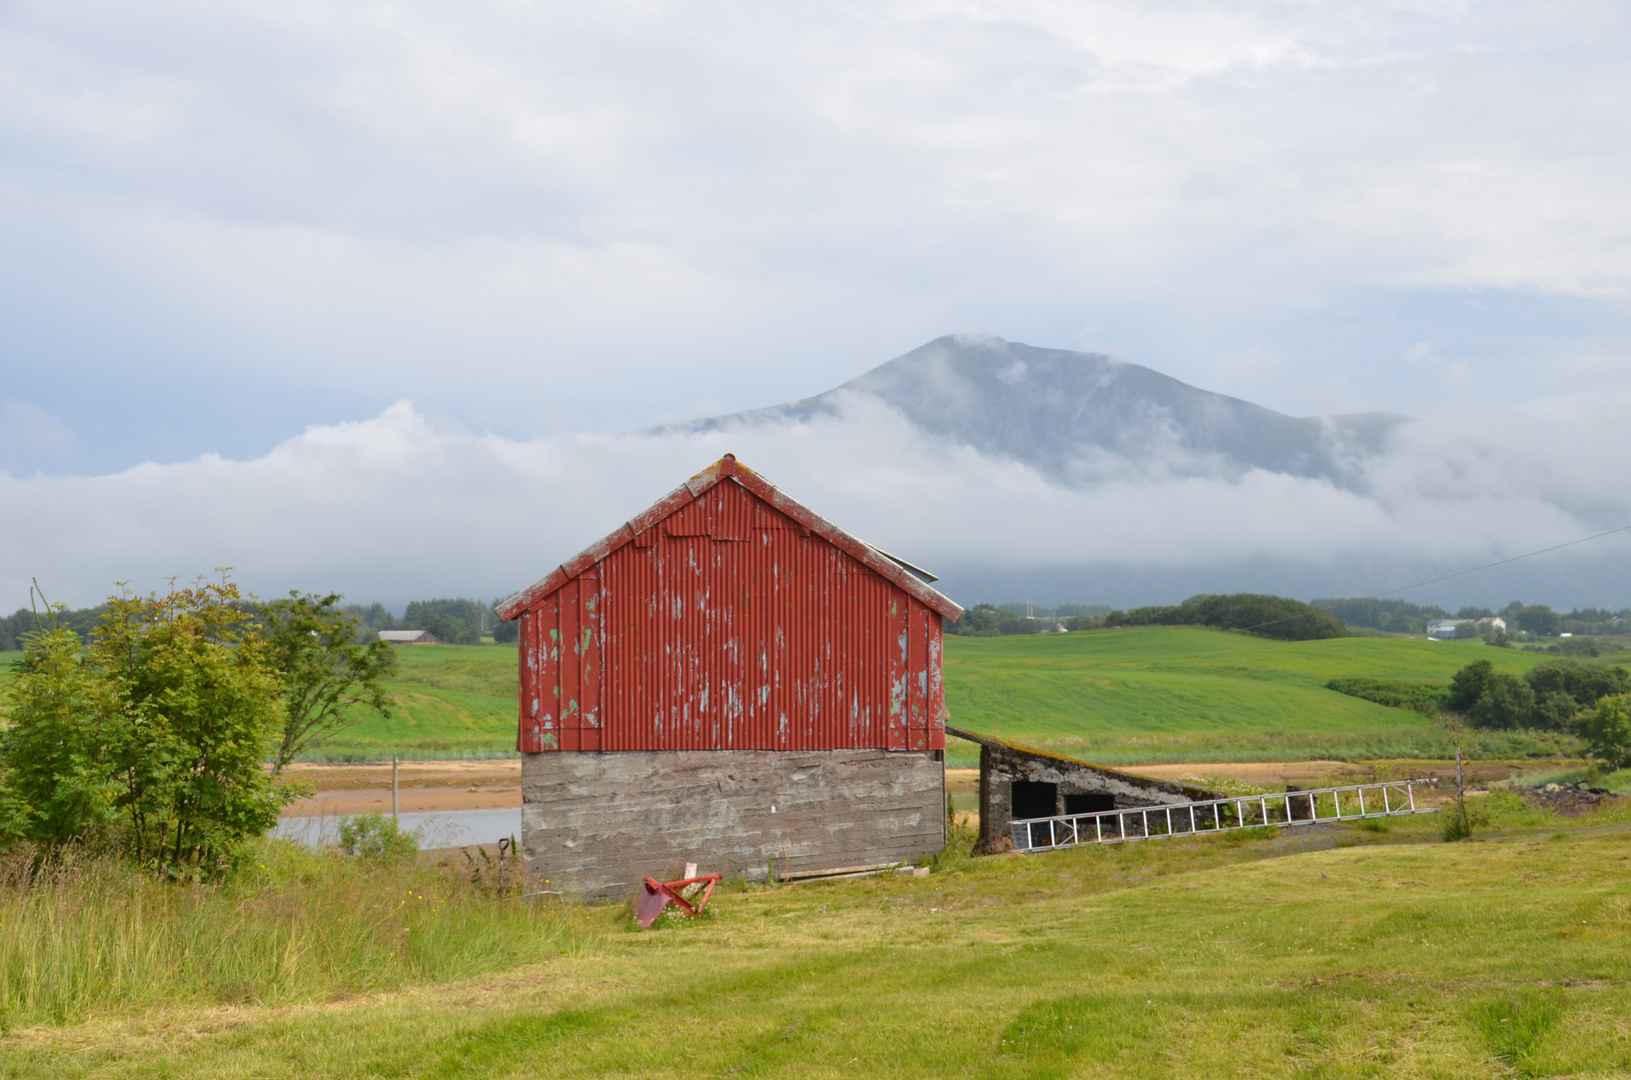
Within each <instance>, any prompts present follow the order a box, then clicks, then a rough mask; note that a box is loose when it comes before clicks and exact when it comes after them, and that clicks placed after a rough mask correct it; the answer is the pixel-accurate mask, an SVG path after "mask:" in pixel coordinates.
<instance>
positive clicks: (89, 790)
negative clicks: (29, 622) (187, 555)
mask: <svg viewBox="0 0 1631 1080" xmlns="http://www.w3.org/2000/svg"><path fill="white" fill-rule="evenodd" d="M102 676H103V673H102V672H101V670H99V668H98V667H97V665H96V663H95V661H94V659H92V658H87V657H85V656H83V655H82V654H81V648H80V642H79V635H78V634H76V633H74V632H73V631H72V630H69V629H66V628H59V627H55V626H53V628H52V629H50V630H44V631H42V632H40V633H36V634H32V635H30V636H29V638H28V639H27V642H26V645H25V647H24V650H23V660H22V663H21V664H20V665H19V671H18V673H17V675H16V677H15V678H13V679H12V680H11V682H10V683H9V684H8V685H7V686H6V688H5V706H6V707H5V715H6V719H7V726H6V728H5V731H4V733H3V735H0V761H3V763H4V770H5V772H6V774H7V784H6V787H7V790H8V792H9V793H10V795H11V796H12V799H13V805H12V806H11V807H10V808H9V810H4V809H0V833H10V834H11V835H13V836H21V837H26V838H28V839H30V840H33V841H35V842H37V843H40V844H43V845H44V846H45V847H46V848H47V849H55V848H60V847H62V846H63V845H65V844H68V843H71V842H73V841H76V840H77V841H85V842H89V843H96V842H99V841H101V840H103V839H104V838H105V837H106V836H107V835H108V833H109V832H110V830H111V829H112V828H113V826H114V825H115V823H116V822H117V820H118V812H117V811H116V810H115V808H114V806H113V797H114V795H115V793H116V791H117V787H116V785H115V783H114V781H113V776H112V764H111V762H112V756H113V749H114V747H115V746H117V745H118V744H119V742H120V741H121V737H122V731H123V728H124V724H125V721H126V720H127V716H126V712H125V707H124V702H123V701H122V700H121V699H120V698H119V695H118V694H117V693H116V692H115V688H114V686H113V685H112V684H111V683H110V682H109V681H108V680H107V679H105V678H103V677H102ZM7 822H9V827H8V826H7Z"/></svg>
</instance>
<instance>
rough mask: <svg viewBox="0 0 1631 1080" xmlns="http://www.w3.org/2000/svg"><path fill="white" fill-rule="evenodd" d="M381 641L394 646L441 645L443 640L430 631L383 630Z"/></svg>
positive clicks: (380, 633)
mask: <svg viewBox="0 0 1631 1080" xmlns="http://www.w3.org/2000/svg"><path fill="white" fill-rule="evenodd" d="M379 639H380V640H381V641H388V642H390V643H391V644H392V645H440V644H442V639H441V638H439V637H437V636H436V635H435V634H433V633H431V632H430V631H429V630H381V631H380V632H379Z"/></svg>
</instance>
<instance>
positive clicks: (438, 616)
mask: <svg viewBox="0 0 1631 1080" xmlns="http://www.w3.org/2000/svg"><path fill="white" fill-rule="evenodd" d="M496 606H498V601H496V600H495V601H493V603H492V604H491V605H488V604H484V603H482V602H481V601H480V600H465V599H450V600H449V599H444V600H415V601H413V602H412V603H411V604H409V605H408V607H407V610H406V611H404V612H403V613H402V617H401V618H400V619H399V618H397V617H396V616H395V615H393V614H391V612H390V610H389V609H387V608H386V607H385V605H384V604H368V605H366V606H365V605H361V604H356V605H352V606H351V607H348V608H347V609H346V611H347V612H348V613H349V614H351V615H354V616H356V618H357V621H358V623H359V625H360V626H361V627H362V628H363V629H364V631H365V632H366V633H368V634H370V635H375V636H377V634H378V632H379V631H381V630H428V631H430V632H431V633H432V634H434V635H436V637H437V638H438V639H439V640H441V641H445V642H447V643H448V644H450V645H480V644H481V639H482V632H483V630H485V631H486V632H487V633H488V634H491V635H492V637H493V640H494V641H497V642H506V641H514V640H515V634H516V628H517V624H516V623H513V622H509V623H506V622H500V621H499V619H498V616H497V615H495V614H493V608H494V607H496Z"/></svg>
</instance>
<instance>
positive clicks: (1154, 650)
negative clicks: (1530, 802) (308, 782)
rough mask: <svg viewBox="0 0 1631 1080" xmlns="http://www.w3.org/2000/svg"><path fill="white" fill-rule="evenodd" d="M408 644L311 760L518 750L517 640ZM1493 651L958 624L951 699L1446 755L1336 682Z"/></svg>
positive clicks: (1117, 743) (1555, 745)
mask: <svg viewBox="0 0 1631 1080" xmlns="http://www.w3.org/2000/svg"><path fill="white" fill-rule="evenodd" d="M17 655H18V654H9V656H10V657H11V658H15V657H16V656H17ZM397 656H398V663H399V665H400V666H399V670H398V674H397V676H396V678H395V679H394V680H393V681H392V684H391V692H392V694H393V696H394V698H395V700H396V702H397V707H396V715H395V716H393V717H392V718H391V719H390V720H382V719H380V718H379V717H378V716H376V715H368V714H364V719H363V721H362V722H361V723H359V724H358V725H357V726H356V727H354V728H351V729H348V730H347V731H345V732H343V733H342V734H341V735H339V736H337V737H336V738H334V739H332V740H330V741H329V743H328V744H326V745H324V746H322V747H320V748H318V749H316V750H315V751H314V752H312V753H310V754H308V755H307V759H308V760H319V761H322V760H330V761H348V760H378V759H381V758H389V757H391V756H393V755H398V756H401V757H407V758H448V757H485V756H496V755H507V754H510V753H513V752H514V747H515V716H516V696H517V689H516V679H517V673H516V654H515V649H514V647H513V646H460V645H437V646H416V647H415V646H410V647H405V648H401V649H398V650H397ZM6 659H7V657H6V656H0V664H4V662H5V660H6ZM1486 659H1487V660H1490V661H1492V662H1493V663H1495V664H1496V665H1497V666H1498V667H1500V668H1502V669H1504V670H1509V671H1512V672H1514V673H1519V674H1521V673H1522V672H1524V671H1527V670H1528V669H1529V668H1530V667H1532V666H1534V665H1535V664H1537V663H1539V662H1541V660H1542V659H1544V658H1543V657H1541V656H1537V655H1535V654H1533V653H1524V652H1518V651H1516V650H1511V649H1492V648H1490V647H1488V646H1486V645H1484V644H1482V643H1481V642H1447V641H1428V640H1425V639H1422V638H1337V639H1333V640H1328V641H1306V642H1284V641H1273V640H1270V639H1266V638H1257V637H1251V636H1249V635H1246V634H1234V633H1225V632H1223V631H1219V630H1206V629H1200V628H1194V627H1145V628H1135V629H1126V630H1104V631H1090V632H1086V633H1075V634H1047V635H1034V636H1026V637H1006V638H962V637H955V636H948V637H947V639H946V661H945V663H946V667H945V672H946V703H947V708H948V709H949V710H950V713H951V718H952V723H953V724H954V725H957V726H961V727H966V728H969V729H971V730H974V731H979V732H983V733H987V734H993V735H1000V736H1004V737H1007V738H1013V739H1019V740H1022V741H1025V742H1029V743H1034V744H1036V745H1039V746H1043V747H1045V748H1048V749H1051V750H1055V751H1058V752H1060V753H1065V754H1070V755H1072V756H1076V757H1085V758H1088V759H1090V760H1095V761H1100V762H1104V763H1106V764H1130V763H1135V762H1158V761H1248V760H1274V761H1281V760H1306V759H1315V758H1334V759H1339V760H1377V759H1393V758H1422V757H1426V758H1435V759H1439V758H1444V757H1446V756H1448V755H1451V754H1453V752H1454V746H1455V743H1456V741H1457V740H1456V738H1455V737H1453V736H1452V735H1451V734H1450V733H1448V732H1447V731H1446V730H1444V729H1443V728H1441V727H1438V726H1435V725H1434V724H1433V722H1432V721H1430V720H1429V719H1428V718H1427V717H1424V716H1422V715H1420V714H1418V713H1413V712H1408V711H1405V710H1403V709H1393V708H1388V707H1386V706H1382V705H1377V704H1374V703H1372V702H1368V701H1363V700H1361V699H1359V698H1355V697H1350V696H1348V695H1346V694H1339V693H1336V692H1335V691H1332V690H1327V689H1325V683H1326V682H1327V681H1328V680H1330V679H1332V678H1335V677H1337V676H1344V675H1358V676H1369V677H1375V678H1389V679H1407V680H1415V681H1423V682H1438V683H1444V684H1447V683H1448V682H1449V680H1450V676H1451V675H1453V674H1454V673H1455V672H1456V671H1457V670H1458V669H1459V668H1461V667H1463V666H1465V665H1466V664H1468V663H1471V662H1472V661H1473V660H1486ZM4 666H5V667H6V668H9V664H4ZM1460 741H1461V742H1462V745H1463V747H1464V748H1465V750H1466V751H1467V752H1468V753H1469V754H1475V755H1478V756H1483V757H1523V756H1526V755H1532V754H1553V753H1560V752H1561V753H1575V752H1578V750H1579V746H1578V743H1577V741H1576V740H1574V739H1571V738H1569V737H1567V736H1560V735H1550V734H1539V733H1537V734H1530V733H1475V734H1473V735H1471V736H1470V737H1469V736H1466V735H1463V736H1462V737H1461V740H1460ZM977 757H978V755H977V752H976V751H975V750H974V749H973V748H972V746H971V745H970V744H967V743H962V742H960V741H955V740H954V741H953V744H952V747H951V749H950V753H949V760H950V761H951V763H952V764H954V765H971V764H974V763H975V762H976V760H977Z"/></svg>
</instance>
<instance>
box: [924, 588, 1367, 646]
mask: <svg viewBox="0 0 1631 1080" xmlns="http://www.w3.org/2000/svg"><path fill="white" fill-rule="evenodd" d="M1028 607H1030V605H1027V604H1024V603H1010V604H1003V605H1002V606H1000V607H998V606H996V605H993V604H977V605H976V606H974V607H972V608H969V609H968V610H967V611H965V612H964V613H963V617H962V619H960V620H959V621H957V622H955V623H953V622H949V621H948V622H947V623H946V624H945V627H946V632H947V633H949V634H960V635H963V636H965V637H996V636H998V635H1005V634H1042V633H1048V632H1050V631H1056V630H1058V629H1060V628H1063V629H1065V630H1100V629H1105V628H1107V627H1116V626H1210V627H1214V628H1216V629H1219V630H1245V631H1248V632H1250V633H1254V634H1261V635H1263V636H1264V637H1273V638H1280V639H1282V640H1286V641H1308V640H1312V639H1316V638H1331V637H1344V636H1346V635H1347V632H1348V631H1347V628H1346V627H1344V626H1343V624H1342V622H1341V620H1339V619H1336V618H1334V617H1332V616H1331V615H1328V614H1326V613H1324V612H1321V611H1319V610H1317V609H1315V608H1314V607H1312V606H1310V605H1308V604H1305V603H1303V602H1302V601H1301V600H1291V599H1288V598H1286V597H1283V596H1265V595H1261V594H1258V593H1235V594H1234V595H1232V596H1215V595H1212V594H1201V595H1199V596H1191V597H1190V598H1189V599H1188V600H1185V601H1184V602H1183V603H1181V604H1173V605H1170V606H1164V607H1142V608H1134V609H1132V610H1131V611H1112V610H1110V609H1108V608H1106V607H1105V606H1103V605H1098V606H1095V607H1088V606H1086V605H1070V606H1068V607H1060V608H1053V609H1037V608H1032V609H1031V610H1032V612H1033V617H1029V618H1028V617H1027V616H1026V614H1025V612H1026V610H1027V608H1028ZM1044 610H1046V611H1048V614H1047V615H1046V616H1035V615H1034V612H1037V611H1044Z"/></svg>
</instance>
